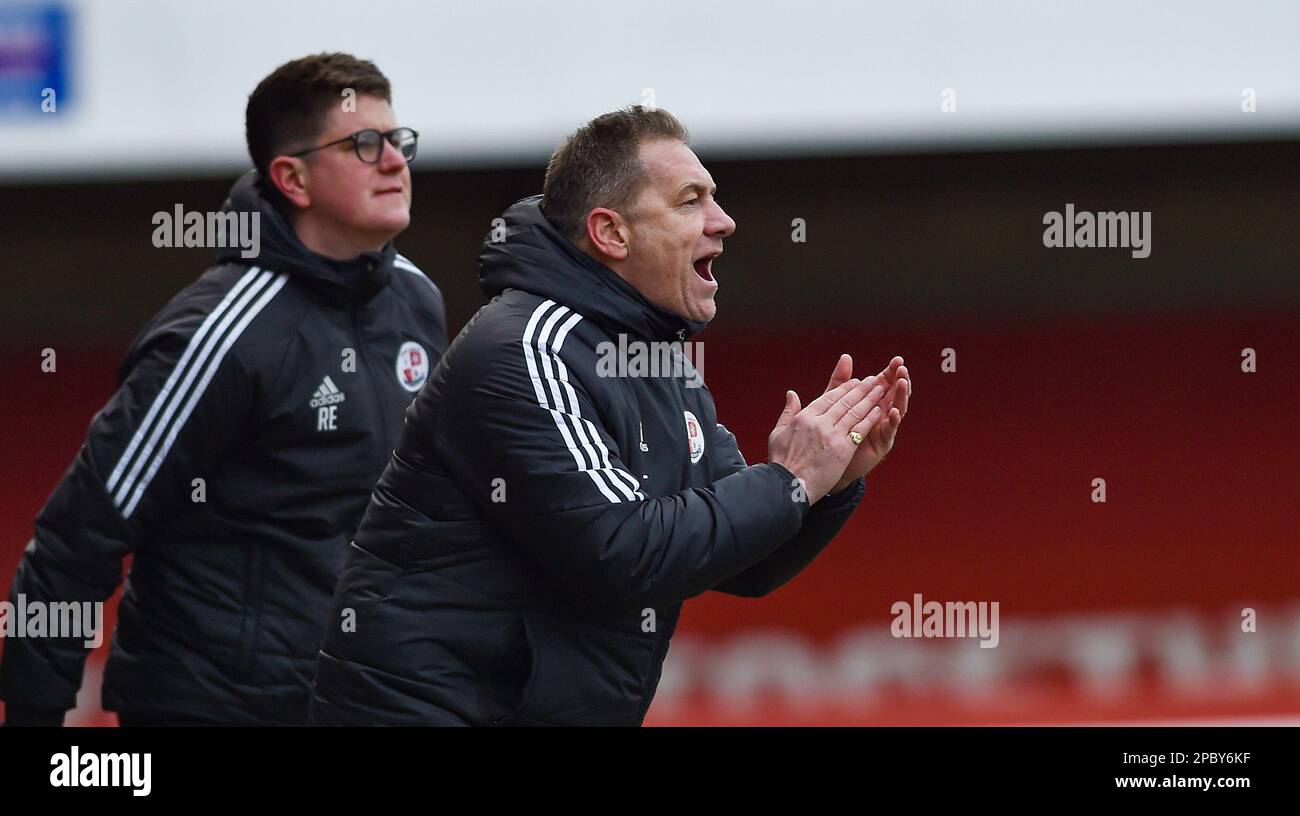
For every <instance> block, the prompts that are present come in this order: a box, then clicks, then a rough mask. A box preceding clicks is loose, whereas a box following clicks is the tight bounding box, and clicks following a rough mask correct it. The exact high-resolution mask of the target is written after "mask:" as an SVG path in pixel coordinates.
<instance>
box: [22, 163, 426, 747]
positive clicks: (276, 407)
mask: <svg viewBox="0 0 1300 816" xmlns="http://www.w3.org/2000/svg"><path fill="white" fill-rule="evenodd" d="M227 207H228V208H232V209H234V210H236V211H250V212H256V213H258V214H259V219H260V227H261V228H260V242H261V254H260V255H259V256H258V257H257V258H256V259H251V260H243V259H241V258H240V257H239V254H238V253H239V250H238V249H235V250H228V251H223V252H222V254H221V256H220V261H219V264H218V265H217V266H215V267H213V268H211V269H209V270H208V271H207V272H206V273H205V274H204V275H203V276H202V277H200V278H199V279H198V280H197V281H196V282H195V283H193V284H191V285H190V286H189V287H187V288H186V289H184V290H183V291H182V292H180V293H179V294H178V295H176V297H175V298H173V299H172V301H171V302H170V303H168V304H167V305H166V306H165V307H164V308H163V309H162V311H161V312H159V313H158V314H157V315H156V316H155V317H154V318H153V319H152V320H151V321H150V322H149V323H148V324H147V325H146V326H145V328H144V330H143V331H142V332H141V333H140V335H139V336H138V337H137V338H136V340H135V341H134V343H133V344H132V346H131V348H130V350H129V352H128V353H127V357H126V361H125V363H124V364H123V366H122V368H121V372H120V375H119V377H120V385H119V388H118V390H117V392H116V393H115V394H114V395H113V397H112V399H111V400H110V401H109V402H108V404H107V405H106V406H105V407H104V408H103V410H101V411H100V412H99V413H98V414H97V415H96V416H95V418H94V420H93V421H92V423H91V425H90V430H89V433H88V436H87V439H86V443H85V445H84V446H83V447H82V449H81V451H80V453H79V454H78V455H77V458H76V460H75V461H74V462H73V464H72V466H71V467H70V468H69V469H68V471H67V473H66V475H65V476H64V477H63V480H62V482H60V484H59V485H58V487H57V488H56V489H55V491H54V494H53V495H52V496H51V497H50V499H49V501H48V503H47V504H46V505H45V508H44V509H43V510H42V511H41V513H40V515H39V516H38V517H37V519H36V530H35V536H34V537H33V538H32V540H31V542H30V543H29V544H28V546H27V551H26V553H25V555H24V557H23V560H22V563H21V565H20V566H19V569H18V574H17V577H16V579H15V581H14V585H13V590H12V594H11V598H10V600H11V601H14V602H15V603H16V602H17V600H18V598H19V597H20V596H22V597H23V600H24V602H25V604H26V605H27V606H28V607H31V606H32V604H33V603H37V602H39V603H43V604H49V603H56V602H85V601H103V600H105V599H106V598H108V597H109V596H110V595H111V594H112V593H113V591H114V590H115V589H116V587H117V586H118V584H119V583H120V582H121V580H122V562H123V558H124V557H125V556H126V555H127V554H132V555H133V560H132V563H131V570H130V575H129V577H128V579H127V583H126V590H125V593H124V595H123V597H122V601H121V605H120V608H119V615H118V624H117V629H116V631H115V633H114V636H113V643H112V649H111V652H110V657H109V661H108V666H107V671H106V676H105V682H104V694H103V700H104V707H105V708H106V709H108V710H116V711H119V712H127V713H137V714H140V715H146V716H147V715H150V714H155V713H157V714H163V715H165V714H167V713H173V714H180V715H186V716H190V717H201V718H206V719H210V720H214V721H219V722H223V723H231V724H242V723H249V724H253V723H298V724H301V723H304V722H305V721H306V715H307V699H308V694H309V688H310V682H311V677H312V673H313V671H314V669H315V662H316V653H317V650H318V649H319V648H320V643H321V637H322V632H323V629H324V626H325V614H326V612H327V610H328V609H329V603H330V598H331V596H332V594H333V592H334V586H335V582H336V579H337V578H338V574H339V571H340V569H341V567H342V565H343V561H344V558H345V554H346V551H347V544H348V541H349V540H350V538H351V536H352V534H353V532H354V531H355V529H356V526H357V524H358V522H359V521H360V518H361V515H362V513H363V512H364V510H365V507H366V502H367V499H368V496H369V493H370V489H371V487H372V486H373V485H374V482H375V480H376V479H377V478H378V477H379V475H380V473H381V472H382V470H383V467H384V465H385V463H387V461H388V457H389V455H390V454H391V453H392V450H393V448H394V446H395V445H396V443H397V441H398V439H399V437H400V432H401V428H402V422H403V412H404V411H405V410H406V408H407V406H408V405H409V404H410V402H411V400H412V399H413V398H414V396H415V392H416V391H418V390H419V388H420V386H421V385H422V384H423V382H424V381H425V379H427V376H428V372H429V371H431V370H432V366H433V364H434V363H436V362H437V359H438V357H439V356H441V354H442V353H443V352H444V351H445V350H446V346H447V331H446V316H445V313H444V307H443V300H442V295H441V293H440V292H439V291H438V289H437V287H436V286H434V285H433V283H432V282H431V281H430V280H429V279H428V278H427V277H425V276H424V274H423V273H422V272H420V271H419V270H418V269H417V268H416V267H415V266H413V265H412V264H411V263H410V262H409V261H407V260H406V259H405V258H403V257H402V256H400V255H397V254H396V251H395V250H394V249H393V246H392V244H391V243H390V244H389V245H388V246H386V247H385V248H384V249H383V250H382V251H380V252H376V253H367V254H365V255H362V256H360V257H358V258H356V259H354V260H352V261H347V262H338V261H332V260H330V259H328V258H325V257H323V256H321V255H317V254H315V253H313V252H311V251H309V250H308V249H307V248H306V247H304V246H303V245H302V243H301V242H300V241H299V240H298V238H297V236H296V235H295V234H294V232H293V230H292V229H291V228H290V227H289V225H288V224H287V222H286V220H285V219H284V217H283V216H282V215H281V213H280V212H279V211H278V210H277V209H276V208H275V207H273V206H272V205H271V204H270V203H269V202H268V201H267V200H266V199H265V198H264V197H263V196H262V195H260V193H259V192H258V186H257V184H256V178H255V176H254V174H251V173H250V174H249V175H246V176H245V177H244V178H242V179H241V180H240V181H239V182H238V183H236V185H235V187H234V188H233V189H232V191H231V197H230V200H229V201H228V202H227ZM86 653H87V650H86V648H85V647H84V646H83V639H82V638H59V639H54V638H12V639H8V640H7V642H6V643H5V649H4V655H3V662H0V696H2V697H3V698H4V699H5V700H6V703H7V718H8V720H9V721H10V722H21V721H24V720H28V721H37V722H48V721H51V720H53V721H56V722H57V721H58V720H59V719H60V718H61V717H62V715H63V712H64V711H65V710H66V709H68V708H70V707H72V706H73V705H74V702H75V697H76V694H77V690H78V688H79V686H80V684H81V678H82V671H83V666H84V662H85V658H86Z"/></svg>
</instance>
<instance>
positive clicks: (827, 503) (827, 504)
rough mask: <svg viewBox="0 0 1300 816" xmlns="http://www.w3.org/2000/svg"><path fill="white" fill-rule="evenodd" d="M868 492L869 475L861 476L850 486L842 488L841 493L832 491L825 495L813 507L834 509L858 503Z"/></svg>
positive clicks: (815, 508)
mask: <svg viewBox="0 0 1300 816" xmlns="http://www.w3.org/2000/svg"><path fill="white" fill-rule="evenodd" d="M866 492H867V477H865V476H859V477H858V479H857V481H855V482H850V483H849V486H848V487H846V488H844V489H843V490H841V491H840V492H839V493H832V494H828V495H827V496H825V497H823V498H822V500H821V501H819V502H817V506H816V507H814V508H813V509H814V510H817V509H824V510H834V509H836V508H840V507H848V506H850V505H856V504H857V503H858V502H860V501H862V495H863V494H864V493H866Z"/></svg>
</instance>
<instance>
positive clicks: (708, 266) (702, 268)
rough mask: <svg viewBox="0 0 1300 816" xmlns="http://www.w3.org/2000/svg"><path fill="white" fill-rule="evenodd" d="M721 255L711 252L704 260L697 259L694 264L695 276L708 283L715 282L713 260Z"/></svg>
mask: <svg viewBox="0 0 1300 816" xmlns="http://www.w3.org/2000/svg"><path fill="white" fill-rule="evenodd" d="M721 254H722V253H721V252H711V253H709V254H708V255H705V256H704V257H702V258H696V259H695V263H694V266H695V274H697V275H699V276H700V277H701V278H704V279H705V280H706V281H711V280H713V259H714V258H716V257H718V256H719V255H721Z"/></svg>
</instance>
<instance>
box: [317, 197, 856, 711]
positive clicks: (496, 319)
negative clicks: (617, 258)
mask: <svg viewBox="0 0 1300 816" xmlns="http://www.w3.org/2000/svg"><path fill="white" fill-rule="evenodd" d="M505 226H506V237H505V240H504V241H501V242H491V241H489V242H488V243H487V244H485V246H484V250H483V254H482V256H481V259H480V263H481V282H482V286H483V291H484V293H485V294H486V295H487V296H488V297H489V298H493V300H492V301H491V303H489V304H488V305H487V306H486V307H484V308H483V309H482V310H480V311H479V313H478V314H477V315H476V316H475V318H474V319H473V320H472V321H471V322H470V324H469V325H468V326H467V327H466V328H465V330H464V331H463V332H462V333H461V334H460V336H459V337H458V338H456V340H455V341H454V342H453V343H452V345H451V348H450V349H449V350H448V353H447V354H446V356H444V358H443V360H442V362H441V363H440V364H439V365H438V367H437V369H436V370H435V371H434V373H433V375H432V376H431V378H430V381H429V385H428V387H426V388H425V389H424V390H423V391H422V392H421V394H420V396H419V397H418V398H417V399H416V401H415V403H414V404H413V405H412V406H411V409H410V410H409V411H408V412H407V427H406V430H405V432H404V433H403V435H402V441H401V444H400V445H399V447H398V450H397V451H396V453H395V454H394V456H393V460H392V462H391V463H390V464H389V466H388V468H387V470H385V472H384V475H383V477H382V478H381V479H380V482H379V484H378V485H377V486H376V489H375V492H374V496H373V498H372V499H371V503H370V507H369V509H368V510H367V511H366V515H365V518H364V519H363V520H362V523H361V527H360V529H359V530H358V532H357V537H356V541H355V542H354V545H353V548H352V551H351V554H350V556H349V559H348V563H347V565H346V567H345V568H344V572H343V575H342V577H341V578H340V581H339V588H338V593H337V596H336V599H335V609H334V612H333V614H332V616H331V619H332V620H333V621H335V622H336V625H335V626H333V627H332V628H331V629H330V630H329V632H328V634H327V636H326V641H325V646H324V648H323V650H322V652H321V656H320V665H319V668H318V672H317V676H316V684H315V694H314V697H313V700H312V721H313V722H314V723H317V724H373V723H391V724H418V723H424V724H479V725H481V724H506V723H509V724H600V725H607V724H608V725H614V724H617V725H636V724H639V723H641V721H642V719H643V718H644V716H645V713H646V709H647V708H648V707H649V705H650V701H651V699H652V697H653V696H654V692H655V688H656V686H657V684H658V682H659V676H660V670H661V666H662V663H663V660H664V657H665V654H666V652H667V650H668V642H669V638H670V637H671V636H672V633H673V630H674V628H675V627H676V624H677V619H678V613H679V611H680V609H681V604H682V602H683V601H684V600H686V599H687V598H690V597H693V596H695V595H699V594H700V593H703V592H705V591H708V590H710V589H717V590H721V591H724V592H731V593H735V594H739V595H747V596H757V595H762V594H765V593H767V592H771V591H772V590H774V589H775V588H777V587H779V586H780V585H781V584H783V583H784V582H785V581H787V580H789V579H790V578H791V577H792V576H794V575H795V574H796V573H797V572H798V571H799V570H800V569H802V568H803V567H804V566H805V565H807V564H808V563H809V562H810V561H811V560H812V559H813V558H814V557H815V556H816V555H817V554H818V553H819V552H820V551H821V550H822V548H823V547H825V545H826V544H827V542H829V541H830V539H831V538H832V537H833V536H834V535H835V533H836V532H837V531H838V530H839V528H840V527H841V525H842V524H843V523H844V521H845V520H846V519H847V517H848V516H849V514H850V513H851V512H852V510H853V508H854V507H855V506H856V505H857V503H858V501H859V500H860V499H861V497H862V491H863V486H862V482H861V481H859V482H858V483H857V484H856V485H854V486H852V487H850V488H849V489H847V490H845V491H843V492H842V493H841V494H839V495H837V496H835V497H833V498H828V499H824V500H823V501H821V502H818V504H817V505H816V506H814V507H813V508H812V509H811V510H810V509H809V507H808V504H807V502H806V501H797V500H796V496H797V491H796V490H795V489H794V486H793V485H792V481H793V477H792V476H791V474H790V473H789V472H788V471H787V470H785V469H784V468H782V467H780V466H774V465H769V464H760V465H755V466H751V467H747V466H746V465H745V462H744V460H743V459H742V458H741V455H740V452H739V450H738V449H737V447H736V441H735V437H734V436H732V434H731V433H729V432H728V431H727V430H726V429H725V428H724V427H722V426H721V425H719V424H718V421H717V417H716V415H715V409H714V404H713V398H712V397H711V396H710V394H709V392H708V390H707V389H706V388H702V387H691V386H692V385H693V384H698V383H693V382H692V377H691V375H692V371H691V370H690V369H689V368H686V367H681V370H677V371H674V370H673V368H672V367H667V368H668V370H667V371H665V370H664V367H660V368H659V369H658V373H659V376H617V372H614V371H612V370H611V369H610V368H609V366H608V365H607V364H602V363H601V361H600V359H601V356H602V355H607V354H608V353H609V350H610V348H611V347H610V346H603V345H602V344H604V343H611V344H613V345H614V347H617V345H618V343H619V340H620V338H619V335H627V337H625V338H623V340H624V342H625V343H632V342H647V341H656V342H671V341H676V340H681V339H685V338H687V337H689V336H691V335H693V334H694V333H695V332H696V331H698V330H699V329H701V328H702V326H700V325H699V324H691V323H688V322H686V321H684V320H683V319H681V318H679V317H676V316H674V315H672V314H669V313H667V312H665V311H663V310H661V309H659V308H657V307H656V306H654V305H652V304H650V303H649V302H648V301H646V300H645V299H644V298H643V297H642V296H641V295H640V294H639V293H638V292H637V291H636V290H635V289H633V288H632V287H631V286H630V285H629V284H628V283H626V282H625V281H623V280H622V279H621V278H619V277H618V276H617V275H615V274H614V273H613V272H612V271H610V270H609V269H607V268H606V267H604V266H602V265H601V264H599V263H597V262H596V261H595V260H593V259H592V258H591V257H589V256H587V255H586V254H584V253H583V252H581V251H580V250H578V249H577V248H576V247H575V246H574V245H573V244H572V243H570V242H569V241H567V240H566V239H565V238H564V237H563V236H561V235H560V234H559V232H558V231H556V230H555V228H554V227H553V226H552V225H551V224H550V223H549V222H548V221H547V220H546V218H545V217H544V215H543V214H542V213H541V210H540V207H539V200H538V198H531V199H525V200H523V201H521V202H519V203H518V204H516V205H514V206H513V207H512V208H511V209H510V210H509V211H507V212H506V214H505ZM605 359H606V360H608V357H605ZM611 374H613V376H611Z"/></svg>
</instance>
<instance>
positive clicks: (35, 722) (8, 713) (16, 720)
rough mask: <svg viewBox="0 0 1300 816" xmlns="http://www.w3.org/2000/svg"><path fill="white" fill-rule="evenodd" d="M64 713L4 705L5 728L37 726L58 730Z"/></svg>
mask: <svg viewBox="0 0 1300 816" xmlns="http://www.w3.org/2000/svg"><path fill="white" fill-rule="evenodd" d="M66 714H67V712H66V711H59V710H57V709H55V710H45V709H40V708H23V707H22V706H16V705H6V706H5V722H4V724H5V726H6V727H26V726H37V727H46V728H58V727H59V726H61V725H63V717H64V715H66Z"/></svg>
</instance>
